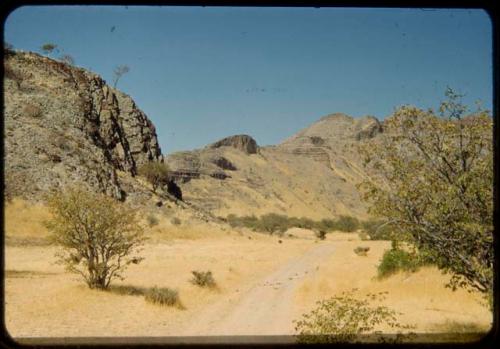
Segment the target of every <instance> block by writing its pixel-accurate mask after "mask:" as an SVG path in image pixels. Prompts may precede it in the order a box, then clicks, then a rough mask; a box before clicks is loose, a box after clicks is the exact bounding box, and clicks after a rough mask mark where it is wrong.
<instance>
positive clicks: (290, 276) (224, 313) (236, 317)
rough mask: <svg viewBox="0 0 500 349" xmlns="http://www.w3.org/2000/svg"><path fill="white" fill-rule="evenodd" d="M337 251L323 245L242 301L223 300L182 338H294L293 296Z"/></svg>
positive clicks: (194, 321)
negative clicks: (287, 336) (197, 336)
mask: <svg viewBox="0 0 500 349" xmlns="http://www.w3.org/2000/svg"><path fill="white" fill-rule="evenodd" d="M333 252H334V245H333V244H332V243H325V244H321V245H319V246H318V247H315V248H313V249H311V250H309V251H308V252H307V253H305V254H304V255H302V256H300V257H297V258H295V259H293V260H291V261H289V262H288V263H286V264H285V265H284V266H282V267H281V268H279V269H278V270H277V271H275V272H273V273H272V274H271V275H269V276H268V277H266V278H264V279H262V280H260V281H259V282H258V283H257V284H255V285H254V286H253V287H251V288H250V289H249V290H248V291H247V292H245V293H244V294H243V295H242V296H241V297H240V298H239V299H237V300H231V299H223V300H221V301H219V302H216V303H214V304H212V305H211V306H209V307H207V308H206V309H205V310H204V311H202V312H201V313H200V314H199V315H198V316H197V317H196V318H194V319H191V322H190V324H189V326H185V327H184V328H182V329H181V330H180V332H179V335H180V336H192V335H201V336H208V335H211V336H218V335H226V336H227V335H233V336H234V335H249V336H251V335H260V336H263V335H264V336H265V335H291V334H293V333H294V330H293V329H294V326H293V322H292V321H293V320H294V318H295V314H294V313H293V308H294V304H293V299H294V297H293V295H294V292H295V290H296V288H297V287H299V285H300V284H301V282H302V280H303V277H304V276H306V275H308V274H310V273H314V271H315V270H316V268H317V266H318V264H319V263H320V262H321V261H322V260H324V259H325V258H328V257H329V256H330V255H331V254H332V253H333Z"/></svg>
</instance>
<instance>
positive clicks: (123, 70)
mask: <svg viewBox="0 0 500 349" xmlns="http://www.w3.org/2000/svg"><path fill="white" fill-rule="evenodd" d="M129 71H130V67H129V66H128V65H119V66H117V67H116V68H115V70H113V87H114V88H116V85H117V84H118V80H120V78H121V77H122V76H123V75H125V74H127V73H128V72H129Z"/></svg>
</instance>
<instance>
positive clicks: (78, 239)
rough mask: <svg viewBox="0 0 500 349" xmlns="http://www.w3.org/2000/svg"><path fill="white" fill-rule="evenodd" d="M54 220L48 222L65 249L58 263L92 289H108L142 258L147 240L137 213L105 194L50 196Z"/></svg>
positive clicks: (77, 191)
mask: <svg viewBox="0 0 500 349" xmlns="http://www.w3.org/2000/svg"><path fill="white" fill-rule="evenodd" d="M47 204H48V208H49V210H50V212H51V214H52V219H51V220H49V221H47V222H45V225H46V227H47V229H48V230H49V232H50V233H51V238H52V240H53V241H54V242H55V243H57V244H59V245H60V246H62V248H63V251H62V252H61V253H60V254H58V258H59V262H60V263H61V264H63V265H64V266H65V267H66V269H67V270H68V271H70V272H72V273H76V274H79V275H80V276H82V277H83V278H84V280H85V282H86V283H87V285H88V286H89V287H90V288H99V289H106V288H108V287H109V284H110V282H111V280H113V279H115V278H120V279H123V277H122V272H123V271H124V270H125V269H126V267H127V266H128V265H129V264H131V263H134V264H137V263H139V262H140V261H141V260H142V258H141V257H139V256H138V255H137V254H136V253H137V250H138V247H140V245H141V244H142V242H143V241H144V238H143V231H142V229H141V227H140V225H139V220H138V218H137V217H136V215H135V210H133V209H131V208H129V207H127V206H126V205H125V204H123V203H120V202H118V201H116V200H114V199H112V198H110V197H107V196H105V195H104V194H97V193H93V192H90V191H88V190H85V189H84V188H71V189H68V190H67V191H65V192H58V193H55V194H53V195H51V196H49V197H48V202H47Z"/></svg>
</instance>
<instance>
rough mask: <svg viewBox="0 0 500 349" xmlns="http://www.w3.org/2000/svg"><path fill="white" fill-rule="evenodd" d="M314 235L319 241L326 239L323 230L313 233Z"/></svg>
mask: <svg viewBox="0 0 500 349" xmlns="http://www.w3.org/2000/svg"><path fill="white" fill-rule="evenodd" d="M314 234H315V235H316V237H317V238H318V239H320V240H325V239H326V231H324V230H316V231H315V232H314Z"/></svg>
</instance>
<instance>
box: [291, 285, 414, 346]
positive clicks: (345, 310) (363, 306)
mask: <svg viewBox="0 0 500 349" xmlns="http://www.w3.org/2000/svg"><path fill="white" fill-rule="evenodd" d="M353 291H355V290H353ZM350 293H351V294H352V291H351V292H350ZM385 294H386V293H384V292H381V293H377V294H368V295H367V296H366V298H367V299H363V300H359V299H356V298H353V297H352V296H351V295H350V294H348V293H346V292H343V293H342V294H341V295H340V296H335V297H332V298H330V299H328V300H324V301H320V302H317V307H316V309H314V310H313V311H311V312H310V313H308V314H304V315H303V316H302V319H301V320H299V321H295V331H296V332H297V333H298V335H297V340H298V341H299V343H307V344H312V343H348V342H356V340H359V337H360V336H362V335H366V334H374V335H376V334H377V332H375V330H376V328H377V326H379V325H383V324H386V325H389V326H390V327H391V328H392V329H394V330H408V329H411V328H412V327H411V326H409V325H402V324H400V323H399V322H398V321H397V318H396V315H400V313H399V314H398V313H396V312H395V311H394V310H391V309H389V308H387V307H385V306H380V305H379V306H372V305H371V304H370V302H373V301H381V300H383V299H384V298H385ZM380 339H381V340H383V335H382V334H380Z"/></svg>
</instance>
